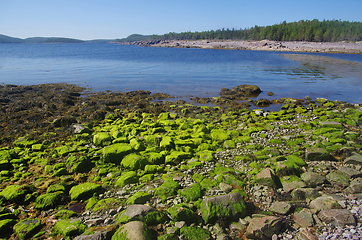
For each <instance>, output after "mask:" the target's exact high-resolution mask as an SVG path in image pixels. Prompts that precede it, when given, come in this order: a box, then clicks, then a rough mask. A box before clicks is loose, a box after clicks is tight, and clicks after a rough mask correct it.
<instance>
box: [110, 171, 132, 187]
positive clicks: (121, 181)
mask: <svg viewBox="0 0 362 240" xmlns="http://www.w3.org/2000/svg"><path fill="white" fill-rule="evenodd" d="M136 182H138V177H137V173H136V172H135V171H129V172H123V173H122V175H121V176H120V177H119V178H118V179H117V181H116V183H115V186H117V187H118V186H119V187H124V186H125V185H127V184H131V183H136Z"/></svg>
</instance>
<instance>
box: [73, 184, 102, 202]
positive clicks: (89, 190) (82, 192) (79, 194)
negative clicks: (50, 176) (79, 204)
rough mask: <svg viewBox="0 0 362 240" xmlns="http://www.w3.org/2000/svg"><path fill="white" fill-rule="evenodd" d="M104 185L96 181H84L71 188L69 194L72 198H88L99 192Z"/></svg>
mask: <svg viewBox="0 0 362 240" xmlns="http://www.w3.org/2000/svg"><path fill="white" fill-rule="evenodd" d="M101 190H102V186H101V185H99V184H96V183H90V182H87V183H82V184H79V185H77V186H74V187H72V188H71V189H70V191H69V195H70V197H71V199H72V200H75V201H78V200H87V199H88V198H90V197H92V196H93V194H94V193H99V192H100V191H101Z"/></svg>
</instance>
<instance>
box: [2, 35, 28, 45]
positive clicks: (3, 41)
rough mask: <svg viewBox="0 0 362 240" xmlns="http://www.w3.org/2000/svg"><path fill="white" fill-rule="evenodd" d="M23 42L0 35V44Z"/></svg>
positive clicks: (19, 39)
mask: <svg viewBox="0 0 362 240" xmlns="http://www.w3.org/2000/svg"><path fill="white" fill-rule="evenodd" d="M23 42H24V40H23V39H21V38H13V37H9V36H6V35H2V34H0V43H23Z"/></svg>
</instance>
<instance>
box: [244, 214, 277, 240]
mask: <svg viewBox="0 0 362 240" xmlns="http://www.w3.org/2000/svg"><path fill="white" fill-rule="evenodd" d="M281 227H282V220H281V218H278V217H274V216H266V217H262V218H253V219H252V220H251V222H250V223H249V226H248V228H247V229H246V232H245V236H246V237H247V238H250V239H263V240H264V239H265V240H266V239H271V238H272V236H273V235H274V234H278V233H279V230H280V229H281Z"/></svg>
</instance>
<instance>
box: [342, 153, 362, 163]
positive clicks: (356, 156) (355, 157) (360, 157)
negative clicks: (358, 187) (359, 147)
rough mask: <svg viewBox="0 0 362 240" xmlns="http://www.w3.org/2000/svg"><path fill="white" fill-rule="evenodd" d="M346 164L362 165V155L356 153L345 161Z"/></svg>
mask: <svg viewBox="0 0 362 240" xmlns="http://www.w3.org/2000/svg"><path fill="white" fill-rule="evenodd" d="M344 164H353V165H362V155H361V154H358V153H354V154H352V156H350V157H348V158H347V159H346V160H345V161H344Z"/></svg>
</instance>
